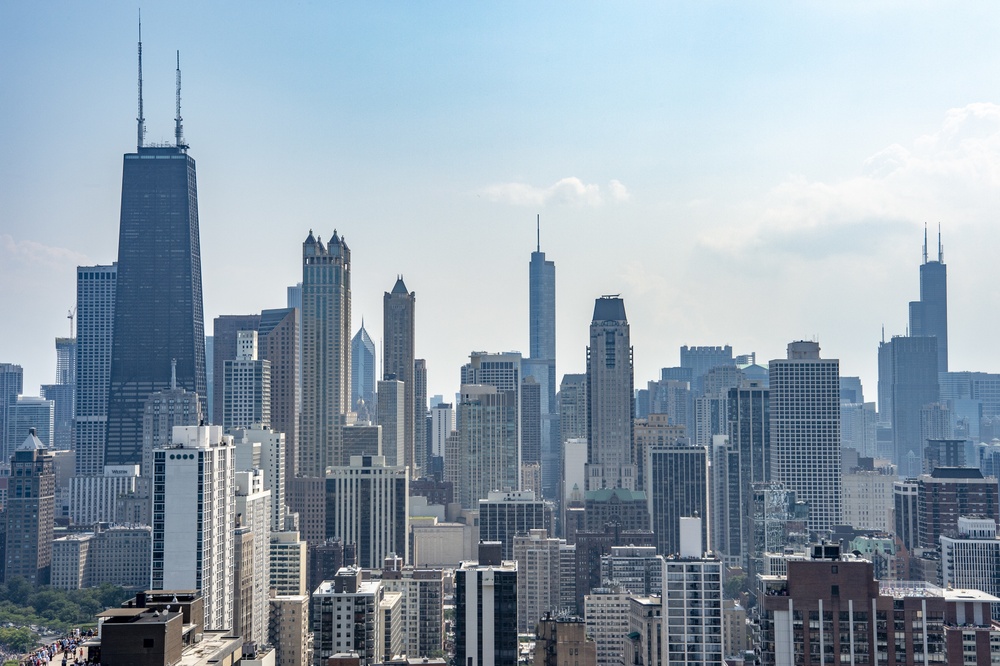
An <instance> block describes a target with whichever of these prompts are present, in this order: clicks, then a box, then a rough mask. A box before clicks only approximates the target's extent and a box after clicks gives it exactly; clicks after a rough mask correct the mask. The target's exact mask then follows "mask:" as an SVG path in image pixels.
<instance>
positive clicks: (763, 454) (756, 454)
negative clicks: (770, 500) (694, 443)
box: [727, 381, 771, 497]
mask: <svg viewBox="0 0 1000 666" xmlns="http://www.w3.org/2000/svg"><path fill="white" fill-rule="evenodd" d="M727 406H728V408H729V441H730V442H731V443H732V444H733V446H735V447H736V448H737V449H738V450H739V452H740V476H741V484H742V486H743V487H742V493H743V495H744V497H749V492H750V486H751V485H752V484H754V483H767V482H769V481H770V480H771V403H770V392H769V390H768V388H767V385H765V384H761V383H760V382H756V381H745V382H744V383H743V384H741V385H740V386H739V387H737V388H732V389H729V402H728V405H727Z"/></svg>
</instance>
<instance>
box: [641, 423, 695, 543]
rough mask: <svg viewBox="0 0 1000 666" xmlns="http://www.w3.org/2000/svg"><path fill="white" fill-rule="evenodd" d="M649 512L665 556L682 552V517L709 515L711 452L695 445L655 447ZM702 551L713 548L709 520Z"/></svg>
mask: <svg viewBox="0 0 1000 666" xmlns="http://www.w3.org/2000/svg"><path fill="white" fill-rule="evenodd" d="M646 480H647V482H648V483H647V485H646V487H647V488H649V515H650V517H651V518H652V527H653V532H654V533H655V534H656V547H657V550H658V551H659V553H660V554H661V555H664V556H666V555H674V554H676V553H678V552H680V547H681V534H680V519H681V518H684V517H688V516H708V510H709V505H708V452H707V450H706V449H705V448H704V447H701V446H694V445H692V444H680V443H679V444H677V445H674V446H663V447H654V448H652V449H650V451H649V468H648V474H647V479H646ZM702 532H703V533H702V545H701V552H705V551H707V550H709V535H708V521H704V522H703V523H702Z"/></svg>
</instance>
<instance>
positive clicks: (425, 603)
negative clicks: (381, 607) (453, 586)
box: [382, 557, 444, 659]
mask: <svg viewBox="0 0 1000 666" xmlns="http://www.w3.org/2000/svg"><path fill="white" fill-rule="evenodd" d="M390 559H392V562H393V563H394V564H393V566H384V567H383V568H382V587H384V588H385V589H386V590H387V591H390V592H398V593H400V594H401V595H402V600H403V607H402V617H403V643H404V646H405V652H406V655H407V656H408V657H410V658H411V659H412V658H419V657H430V656H432V655H434V654H438V653H440V652H441V650H442V649H443V648H444V576H443V572H442V570H441V569H415V568H414V567H409V566H403V565H402V564H401V563H402V558H399V557H397V558H394V559H393V558H390ZM387 564H388V562H387Z"/></svg>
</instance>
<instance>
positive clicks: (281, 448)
mask: <svg viewBox="0 0 1000 666" xmlns="http://www.w3.org/2000/svg"><path fill="white" fill-rule="evenodd" d="M232 435H233V440H234V442H235V444H236V469H238V470H247V469H260V470H261V471H262V472H263V474H264V490H267V491H269V492H270V493H271V521H270V522H271V527H270V530H271V531H272V532H280V531H281V530H283V529H285V513H286V510H287V506H286V500H285V466H286V464H287V461H286V458H285V434H284V433H281V432H275V431H274V430H271V429H270V428H261V427H254V428H246V429H243V428H237V429H235V430H233V431H232Z"/></svg>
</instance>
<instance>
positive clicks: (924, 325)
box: [879, 228, 948, 407]
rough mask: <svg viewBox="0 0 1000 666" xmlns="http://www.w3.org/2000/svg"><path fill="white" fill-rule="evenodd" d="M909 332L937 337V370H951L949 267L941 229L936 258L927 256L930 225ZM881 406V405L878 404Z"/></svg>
mask: <svg viewBox="0 0 1000 666" xmlns="http://www.w3.org/2000/svg"><path fill="white" fill-rule="evenodd" d="M910 335H911V336H913V337H921V336H927V337H934V338H937V339H938V345H937V368H938V372H948V267H947V266H945V263H944V246H943V245H941V232H940V231H938V258H937V261H928V260H927V229H926V228H925V229H924V263H922V264H921V265H920V300H919V301H911V302H910ZM879 407H881V405H879Z"/></svg>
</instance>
